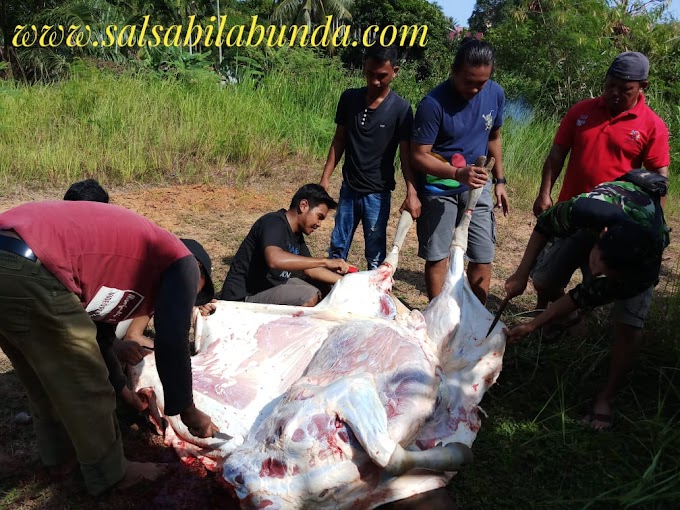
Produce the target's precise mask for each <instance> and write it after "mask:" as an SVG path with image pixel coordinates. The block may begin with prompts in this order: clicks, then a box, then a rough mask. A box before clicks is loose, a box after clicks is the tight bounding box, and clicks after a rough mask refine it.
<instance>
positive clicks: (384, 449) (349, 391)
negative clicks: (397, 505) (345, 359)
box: [327, 374, 399, 468]
mask: <svg viewBox="0 0 680 510" xmlns="http://www.w3.org/2000/svg"><path fill="white" fill-rule="evenodd" d="M332 386H334V387H333V388H332V390H331V392H330V394H332V395H334V398H333V404H332V408H330V409H328V410H327V411H328V412H329V413H331V412H334V413H335V414H336V415H337V416H338V418H340V419H341V420H342V421H344V422H345V423H346V424H347V426H349V428H351V429H352V432H354V436H355V437H356V438H357V440H358V441H359V443H360V444H361V446H362V447H363V448H364V450H366V453H367V454H368V455H369V457H370V458H371V460H373V462H375V463H376V464H377V465H379V466H380V467H383V468H384V467H386V466H387V464H388V463H389V461H390V458H391V457H392V454H393V453H394V450H395V448H397V447H398V446H399V445H398V444H397V442H396V441H394V440H393V439H392V438H391V437H390V435H389V433H388V430H387V414H386V413H385V408H384V407H383V405H382V402H380V397H379V396H378V391H377V389H376V386H375V378H374V377H373V375H372V374H358V375H354V376H350V377H345V378H343V379H341V380H340V381H336V382H335V383H334V384H333V385H332ZM329 389H330V388H329Z"/></svg>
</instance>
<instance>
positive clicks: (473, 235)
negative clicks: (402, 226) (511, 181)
mask: <svg viewBox="0 0 680 510" xmlns="http://www.w3.org/2000/svg"><path fill="white" fill-rule="evenodd" d="M467 195H468V194H467V193H461V194H459V195H456V196H452V197H442V196H434V197H422V198H421V199H420V200H421V204H422V211H421V214H420V217H419V218H418V223H417V231H418V256H419V257H420V258H422V259H425V260H427V261H438V260H443V259H445V258H448V256H449V249H450V247H451V240H452V239H453V230H454V229H455V228H456V225H458V223H459V222H460V220H461V218H462V217H463V214H464V213H465V207H466V204H467ZM495 243H496V217H495V215H494V211H493V200H492V198H491V184H490V183H489V184H487V185H486V186H485V187H484V191H482V195H481V196H480V197H479V201H478V202H477V207H475V209H474V210H473V211H472V220H471V221H470V229H469V234H468V249H467V253H466V255H467V259H468V260H469V261H470V262H475V263H477V264H490V263H491V262H493V258H494V251H495Z"/></svg>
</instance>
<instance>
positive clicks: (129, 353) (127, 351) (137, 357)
mask: <svg viewBox="0 0 680 510" xmlns="http://www.w3.org/2000/svg"><path fill="white" fill-rule="evenodd" d="M113 351H114V352H115V353H116V357H117V358H118V360H119V361H120V362H121V363H122V364H123V365H137V364H138V363H139V362H140V361H142V359H143V358H144V356H148V355H149V354H151V351H150V350H149V349H146V348H144V347H142V346H141V345H139V344H138V343H137V342H135V341H134V340H126V341H122V340H121V341H116V342H114V343H113Z"/></svg>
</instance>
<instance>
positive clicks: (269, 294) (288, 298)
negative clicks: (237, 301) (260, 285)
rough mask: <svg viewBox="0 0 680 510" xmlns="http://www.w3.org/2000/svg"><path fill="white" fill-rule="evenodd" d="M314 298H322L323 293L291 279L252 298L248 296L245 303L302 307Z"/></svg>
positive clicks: (302, 281) (299, 280) (302, 282)
mask: <svg viewBox="0 0 680 510" xmlns="http://www.w3.org/2000/svg"><path fill="white" fill-rule="evenodd" d="M314 296H319V297H320V296H321V291H319V289H318V288H316V287H315V286H314V285H312V284H311V283H307V282H306V281H304V280H301V279H300V278H289V279H288V281H286V283H282V284H281V285H277V286H276V287H272V288H271V289H267V290H263V291H262V292H258V293H257V294H253V295H252V296H246V298H245V301H246V302H248V303H262V304H267V305H291V306H301V305H304V304H305V303H308V302H309V301H310V300H311V299H312V298H313V297H314Z"/></svg>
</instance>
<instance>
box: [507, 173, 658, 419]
mask: <svg viewBox="0 0 680 510" xmlns="http://www.w3.org/2000/svg"><path fill="white" fill-rule="evenodd" d="M666 186H667V181H666V179H665V177H662V176H659V175H657V174H652V173H650V172H646V171H644V170H634V171H632V172H629V173H628V174H625V175H623V176H621V178H620V179H619V180H617V181H614V182H608V183H603V184H600V185H599V186H597V187H595V188H594V189H593V190H592V191H591V192H590V193H583V194H581V195H578V196H576V197H574V198H572V199H571V200H567V201H565V202H560V203H559V204H557V205H555V206H553V207H551V208H549V209H548V210H546V211H545V212H544V213H543V214H541V215H540V216H539V217H538V222H537V224H536V228H535V229H534V232H533V234H532V235H531V239H530V240H529V244H528V245H527V248H526V251H525V253H524V257H523V258H522V262H521V263H520V266H519V268H518V269H517V271H516V272H515V273H514V274H513V275H512V276H510V278H508V280H507V281H506V283H505V290H506V295H507V297H508V298H513V297H515V296H519V295H520V294H522V293H523V292H524V289H525V288H526V285H527V281H528V279H529V275H530V271H531V268H532V267H533V266H534V264H535V263H536V260H537V258H538V255H539V253H540V252H541V250H542V249H543V248H544V247H545V245H546V243H547V242H548V240H549V239H551V238H553V237H555V238H569V239H571V240H572V241H575V242H576V244H578V246H580V249H579V251H580V254H581V256H580V257H574V258H573V260H570V261H569V263H571V264H573V265H574V267H573V268H571V269H570V268H566V269H570V270H571V271H572V272H573V271H574V270H575V268H576V267H578V266H581V268H582V271H583V272H584V275H585V276H584V281H583V283H581V284H579V285H577V286H576V287H575V288H574V289H572V290H571V291H569V292H568V293H567V294H565V295H564V296H562V297H561V298H560V299H558V300H557V301H555V302H554V303H553V304H552V305H550V307H548V308H547V309H546V310H545V311H544V312H542V313H541V314H539V315H538V316H537V317H536V318H534V319H533V320H532V321H530V322H528V323H526V324H522V325H519V326H516V327H514V328H512V329H511V330H510V331H509V332H508V339H509V340H513V339H519V338H521V337H523V336H525V335H527V334H529V333H531V332H533V331H535V330H537V329H539V328H541V327H543V326H545V325H547V324H550V323H552V322H553V321H556V320H558V319H560V318H562V317H565V316H567V315H569V314H571V313H573V312H575V311H576V310H577V309H578V308H592V307H596V306H601V305H604V304H607V303H611V302H616V304H615V307H614V313H613V320H614V325H615V329H614V331H615V334H614V344H613V348H612V360H611V363H610V369H609V378H608V380H607V383H606V385H605V387H604V388H603V389H602V391H601V392H600V393H599V394H598V396H597V397H596V399H595V402H594V404H593V412H592V413H591V415H590V417H589V418H590V424H591V426H592V427H593V428H594V429H597V430H603V429H606V428H609V426H610V425H611V418H612V416H611V415H612V401H613V399H614V396H615V395H616V393H617V391H618V388H619V386H620V384H621V381H622V379H623V377H624V375H625V374H626V373H627V372H628V370H629V369H630V366H631V365H632V363H633V360H634V357H635V354H636V352H637V350H638V349H639V345H640V343H641V341H642V328H643V326H644V322H645V318H646V316H647V313H648V312H649V309H650V306H651V303H652V291H653V288H654V286H655V285H656V284H657V283H658V279H659V271H660V268H661V254H662V252H663V250H664V248H665V247H666V246H667V245H668V242H669V239H668V227H667V226H666V222H665V221H664V218H663V211H662V209H661V203H660V199H661V197H662V196H664V195H665V191H666ZM564 269H565V268H562V270H564Z"/></svg>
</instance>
